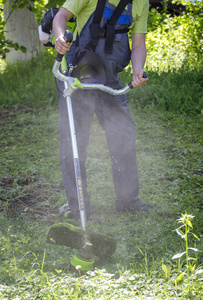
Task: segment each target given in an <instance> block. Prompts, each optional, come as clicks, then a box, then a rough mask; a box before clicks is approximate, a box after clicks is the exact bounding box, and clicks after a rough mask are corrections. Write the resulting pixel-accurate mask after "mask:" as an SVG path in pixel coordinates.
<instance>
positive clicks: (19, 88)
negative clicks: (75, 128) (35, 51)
mask: <svg viewBox="0 0 203 300" xmlns="http://www.w3.org/2000/svg"><path fill="white" fill-rule="evenodd" d="M53 62H54V56H53V55H51V54H41V55H40V56H39V57H38V58H37V59H32V60H30V61H27V62H24V63H23V64H22V63H16V64H15V65H7V66H6V68H5V69H4V71H3V73H2V74H1V75H0V85H1V90H0V107H11V106H15V107H18V106H20V105H25V104H29V105H38V106H40V107H44V106H45V105H47V104H49V103H52V102H53V101H55V99H56V97H57V91H56V88H55V84H54V79H53V75H52V72H51V68H52V65H53ZM16 82H18V85H16Z"/></svg>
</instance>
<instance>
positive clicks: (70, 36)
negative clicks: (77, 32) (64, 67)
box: [56, 30, 73, 62]
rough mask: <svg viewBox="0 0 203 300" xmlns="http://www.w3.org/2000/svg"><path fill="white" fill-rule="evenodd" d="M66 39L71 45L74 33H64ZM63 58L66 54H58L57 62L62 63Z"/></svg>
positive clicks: (67, 31)
mask: <svg viewBox="0 0 203 300" xmlns="http://www.w3.org/2000/svg"><path fill="white" fill-rule="evenodd" d="M64 39H65V41H66V43H71V42H72V40H73V33H72V31H70V30H66V31H65V33H64ZM63 56H64V54H60V53H57V55H56V60H57V61H58V62H61V61H62V58H63Z"/></svg>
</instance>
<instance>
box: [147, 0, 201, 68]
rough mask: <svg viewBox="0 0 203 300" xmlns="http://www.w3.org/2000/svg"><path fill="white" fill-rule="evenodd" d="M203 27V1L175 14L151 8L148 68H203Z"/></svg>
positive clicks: (148, 36)
mask: <svg viewBox="0 0 203 300" xmlns="http://www.w3.org/2000/svg"><path fill="white" fill-rule="evenodd" d="M187 8H188V7H187ZM202 28H203V3H202V2H198V4H197V3H196V2H195V3H194V4H192V5H191V6H190V10H189V11H186V13H182V14H181V15H180V16H175V17H171V16H170V15H166V14H160V13H159V12H158V11H156V10H155V9H154V10H151V12H150V14H149V22H148V29H149V30H148V35H147V51H148V59H147V67H148V69H149V70H153V71H157V72H159V73H161V72H163V71H166V72H167V71H169V70H171V71H177V70H179V69H181V68H185V70H193V69H202V68H203V59H202V57H203V55H202V54H203V52H202V51H203V33H202Z"/></svg>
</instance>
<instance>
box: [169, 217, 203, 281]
mask: <svg viewBox="0 0 203 300" xmlns="http://www.w3.org/2000/svg"><path fill="white" fill-rule="evenodd" d="M193 218H194V216H192V215H188V214H184V215H183V214H182V217H181V218H180V219H179V220H178V222H179V223H182V224H183V225H181V226H180V227H178V228H177V229H176V232H177V234H178V235H179V236H180V237H181V238H182V239H184V240H185V251H184V252H182V253H178V254H176V255H174V256H173V257H172V259H179V258H181V257H182V256H183V255H185V256H186V259H185V261H186V273H187V280H188V282H189V281H190V271H194V269H195V267H196V260H197V259H196V258H194V257H189V250H192V251H195V252H198V249H197V248H194V247H193V248H192V247H189V234H192V235H193V237H194V238H195V239H197V240H199V238H198V237H197V236H196V234H194V233H192V232H191V231H190V230H191V229H193V226H192V219H193ZM182 228H183V229H185V232H183V231H182ZM191 260H192V261H193V262H192V263H190V261H191ZM202 272H203V270H202ZM184 275H185V272H183V273H182V274H181V275H179V277H178V278H177V279H176V280H177V281H179V280H180V278H181V279H182V278H183V276H184Z"/></svg>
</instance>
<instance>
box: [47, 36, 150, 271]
mask: <svg viewBox="0 0 203 300" xmlns="http://www.w3.org/2000/svg"><path fill="white" fill-rule="evenodd" d="M71 34H72V33H71V32H68V34H67V33H66V40H67V42H70V41H71V39H72V35H71ZM64 58H65V57H63V55H60V54H57V56H56V60H55V63H54V66H53V70H52V71H53V74H54V77H55V78H57V79H58V80H60V81H63V82H64V87H65V88H64V91H63V96H64V98H66V104H67V112H68V119H69V125H70V134H71V141H72V151H73V160H74V169H75V180H76V188H77V197H78V204H79V211H80V220H81V227H82V228H78V227H75V226H73V225H72V224H64V223H59V224H55V225H52V226H51V227H50V229H49V232H48V236H47V243H50V244H56V245H63V246H67V247H71V248H74V249H77V250H78V253H77V254H76V255H74V257H73V259H72V260H71V264H72V265H73V266H74V267H76V266H77V265H80V266H81V269H82V270H83V271H88V270H91V269H92V268H93V264H94V259H93V257H94V256H98V257H100V258H107V257H109V256H111V255H112V254H113V252H114V251H115V249H116V241H115V240H114V239H113V238H111V237H106V236H104V235H101V234H98V233H94V232H91V231H88V229H87V227H86V213H85V204H84V196H83V188H82V180H81V173H80V164H79V156H78V149H77V141H76V133H75V125H74V116H73V110H72V102H71V96H72V94H73V93H74V92H75V91H76V90H77V89H81V88H83V89H94V90H95V89H99V90H101V91H104V92H107V93H110V94H112V95H121V94H124V93H126V92H127V91H128V90H130V89H131V88H132V85H131V83H130V84H128V85H126V86H125V87H124V88H122V89H120V90H114V89H112V88H110V87H107V86H104V85H103V84H98V83H81V82H80V81H79V80H78V79H77V78H74V77H70V76H66V75H64V74H63V73H62V72H61V71H60V69H61V63H62V64H64V63H65V62H64V61H63V62H62V59H64ZM63 69H64V67H63ZM83 69H84V68H83ZM102 74H103V73H102ZM144 76H145V77H147V75H146V73H145V74H144Z"/></svg>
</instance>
